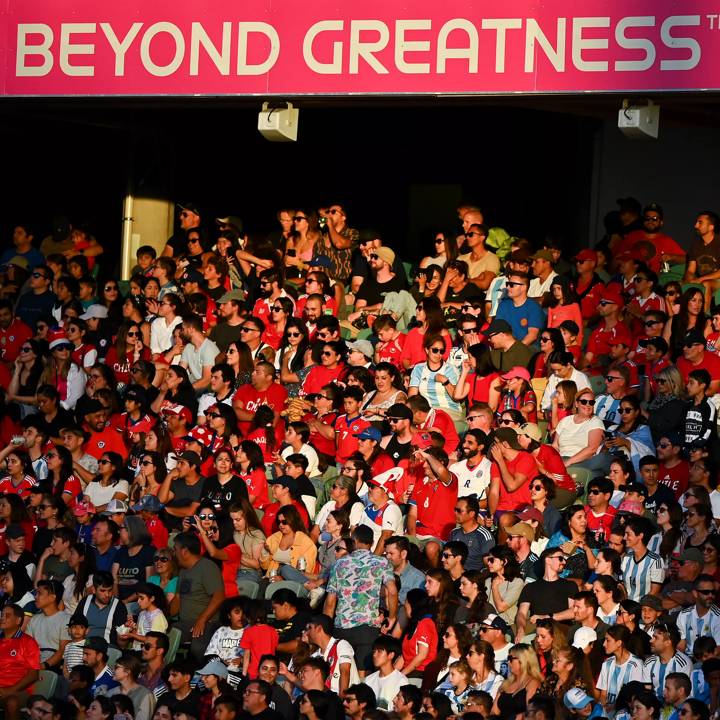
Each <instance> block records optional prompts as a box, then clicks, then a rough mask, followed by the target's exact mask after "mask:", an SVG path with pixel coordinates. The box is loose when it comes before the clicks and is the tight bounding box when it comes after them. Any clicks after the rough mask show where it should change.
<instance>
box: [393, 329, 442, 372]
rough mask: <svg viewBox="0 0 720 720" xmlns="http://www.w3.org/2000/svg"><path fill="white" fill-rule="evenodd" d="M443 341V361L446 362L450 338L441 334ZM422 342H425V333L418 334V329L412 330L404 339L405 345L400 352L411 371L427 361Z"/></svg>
mask: <svg viewBox="0 0 720 720" xmlns="http://www.w3.org/2000/svg"><path fill="white" fill-rule="evenodd" d="M443 339H444V340H445V352H444V353H443V360H447V359H448V356H449V355H450V350H451V349H452V338H451V337H450V334H449V333H445V334H443ZM423 342H425V333H421V332H420V328H413V329H412V330H411V331H410V332H409V333H408V334H407V336H406V337H405V344H404V345H403V350H402V356H401V357H402V359H403V360H407V361H409V362H410V368H411V369H412V368H413V367H415V365H417V364H418V363H424V362H425V360H426V359H427V356H426V355H425V350H424V349H423Z"/></svg>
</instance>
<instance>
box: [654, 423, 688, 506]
mask: <svg viewBox="0 0 720 720" xmlns="http://www.w3.org/2000/svg"><path fill="white" fill-rule="evenodd" d="M655 449H656V450H657V456H658V460H659V461H660V464H659V465H658V482H659V483H662V484H663V485H667V487H669V488H670V489H671V490H672V491H673V493H674V494H675V498H676V499H677V500H680V498H681V497H682V495H683V493H684V492H685V491H686V490H687V488H688V482H689V478H690V464H689V463H688V461H687V460H683V459H682V458H681V457H680V453H681V452H682V440H681V438H680V435H679V434H678V433H667V434H666V435H663V436H662V437H661V438H660V439H659V440H658V444H657V445H656V447H655Z"/></svg>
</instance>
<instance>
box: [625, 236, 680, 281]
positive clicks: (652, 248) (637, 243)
mask: <svg viewBox="0 0 720 720" xmlns="http://www.w3.org/2000/svg"><path fill="white" fill-rule="evenodd" d="M625 250H630V251H631V252H634V253H637V254H638V255H639V257H641V258H642V259H643V260H644V261H645V262H646V263H647V266H648V267H649V268H650V269H651V270H652V271H653V272H656V273H659V272H660V267H661V265H662V254H663V253H665V254H666V255H684V254H685V251H684V250H683V249H682V248H681V247H680V246H679V245H678V244H677V243H676V242H675V241H674V240H673V239H672V238H671V237H670V236H669V235H665V233H657V234H656V235H654V236H653V237H652V238H649V237H648V236H647V234H646V233H645V231H644V230H633V231H632V232H631V233H628V234H627V236H626V237H625V239H624V240H622V241H621V242H620V243H618V246H617V248H616V249H615V255H620V254H621V253H623V252H624V251H625Z"/></svg>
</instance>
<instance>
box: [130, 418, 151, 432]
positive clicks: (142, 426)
mask: <svg viewBox="0 0 720 720" xmlns="http://www.w3.org/2000/svg"><path fill="white" fill-rule="evenodd" d="M153 425H154V423H153V421H152V420H151V419H150V418H149V417H144V418H143V419H142V420H138V422H136V423H134V424H133V425H130V426H128V428H127V429H128V431H129V432H131V433H147V432H150V431H151V430H152V429H153Z"/></svg>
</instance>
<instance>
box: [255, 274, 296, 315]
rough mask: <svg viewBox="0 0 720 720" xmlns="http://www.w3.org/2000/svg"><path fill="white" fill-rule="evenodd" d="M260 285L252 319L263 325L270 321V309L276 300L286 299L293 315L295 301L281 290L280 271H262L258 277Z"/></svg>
mask: <svg viewBox="0 0 720 720" xmlns="http://www.w3.org/2000/svg"><path fill="white" fill-rule="evenodd" d="M258 280H259V284H260V297H259V298H258V299H257V300H256V301H255V305H254V306H253V311H252V314H253V316H254V317H257V318H260V319H261V320H262V321H263V322H264V323H265V325H268V324H269V323H270V321H271V317H270V309H271V308H272V306H273V305H274V304H275V301H276V300H277V299H278V298H281V297H286V298H288V299H289V300H290V302H292V304H293V313H294V311H295V301H294V300H293V299H292V298H291V297H290V296H289V295H288V294H287V293H286V292H285V289H284V288H283V280H282V276H281V275H280V271H279V270H278V269H277V268H268V269H267V270H263V271H262V272H261V273H260V275H259V276H258Z"/></svg>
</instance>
